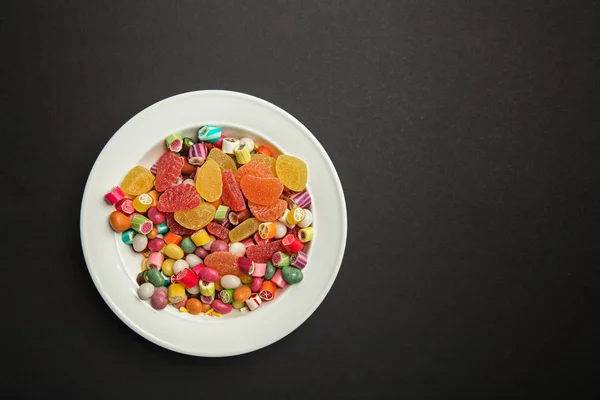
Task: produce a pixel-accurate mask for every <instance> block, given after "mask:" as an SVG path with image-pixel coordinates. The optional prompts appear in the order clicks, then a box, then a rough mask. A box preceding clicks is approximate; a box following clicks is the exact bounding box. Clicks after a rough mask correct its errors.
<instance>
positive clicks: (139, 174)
mask: <svg viewBox="0 0 600 400" xmlns="http://www.w3.org/2000/svg"><path fill="white" fill-rule="evenodd" d="M153 185H154V175H152V172H150V170H148V169H147V168H144V167H142V166H140V165H136V166H135V167H133V168H132V169H131V170H130V171H129V172H128V173H127V175H125V178H123V182H121V185H120V187H121V190H122V191H123V192H125V193H127V194H129V195H131V196H137V195H140V194H142V193H146V192H148V191H149V190H150V189H152V186H153Z"/></svg>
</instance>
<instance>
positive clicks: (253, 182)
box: [240, 175, 283, 206]
mask: <svg viewBox="0 0 600 400" xmlns="http://www.w3.org/2000/svg"><path fill="white" fill-rule="evenodd" d="M240 187H241V188H242V192H243V193H244V196H246V198H247V199H248V201H251V202H253V203H256V204H258V205H261V206H268V205H270V204H273V203H275V202H276V201H277V199H279V196H280V195H281V192H282V191H283V183H281V181H280V180H279V178H257V177H256V176H253V175H246V176H244V177H243V178H242V180H241V185H240Z"/></svg>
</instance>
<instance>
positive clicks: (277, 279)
mask: <svg viewBox="0 0 600 400" xmlns="http://www.w3.org/2000/svg"><path fill="white" fill-rule="evenodd" d="M271 282H273V283H274V284H275V285H277V286H278V287H280V288H282V289H283V288H285V287H286V286H287V285H288V284H287V282H286V281H285V280H284V279H283V274H282V273H281V268H277V271H276V272H275V275H273V277H272V278H271Z"/></svg>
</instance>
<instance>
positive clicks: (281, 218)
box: [278, 209, 293, 229]
mask: <svg viewBox="0 0 600 400" xmlns="http://www.w3.org/2000/svg"><path fill="white" fill-rule="evenodd" d="M289 212H290V210H287V209H286V210H285V212H284V213H283V215H282V216H281V217H280V218H279V219H278V221H279V222H281V223H282V224H284V225H285V226H287V227H288V228H290V229H292V228H293V226H292V225H290V224H288V223H287V221H286V219H287V215H288V213H289Z"/></svg>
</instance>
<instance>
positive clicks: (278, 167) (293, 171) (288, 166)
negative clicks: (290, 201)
mask: <svg viewBox="0 0 600 400" xmlns="http://www.w3.org/2000/svg"><path fill="white" fill-rule="evenodd" d="M275 171H276V172H277V177H278V178H279V179H281V182H283V184H284V185H285V187H287V188H289V189H291V190H293V191H295V192H300V191H302V190H304V188H306V180H307V179H308V168H307V167H306V163H305V162H304V161H302V160H301V159H299V158H297V157H294V156H289V155H286V154H282V155H280V156H279V157H277V161H276V163H275Z"/></svg>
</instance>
